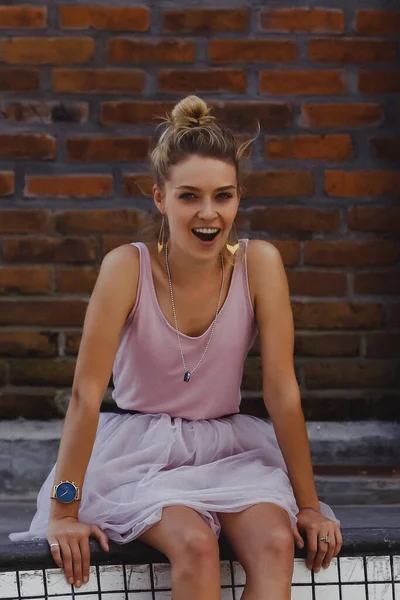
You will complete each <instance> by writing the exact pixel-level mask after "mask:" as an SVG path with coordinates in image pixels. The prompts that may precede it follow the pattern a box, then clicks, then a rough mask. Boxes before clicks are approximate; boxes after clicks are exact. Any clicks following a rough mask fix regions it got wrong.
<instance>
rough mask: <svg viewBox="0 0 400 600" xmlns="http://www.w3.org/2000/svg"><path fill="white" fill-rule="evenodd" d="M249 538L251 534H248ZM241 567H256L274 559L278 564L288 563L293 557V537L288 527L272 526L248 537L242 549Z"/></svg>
mask: <svg viewBox="0 0 400 600" xmlns="http://www.w3.org/2000/svg"><path fill="white" fill-rule="evenodd" d="M249 537H250V538H251V536H249ZM243 554H244V564H243V567H244V568H245V569H246V570H248V569H253V568H257V565H258V564H260V565H265V563H266V561H268V562H270V561H271V560H274V561H276V562H277V563H279V564H280V565H284V564H286V563H287V564H289V562H291V561H292V560H293V558H294V538H293V533H292V531H291V530H290V529H289V528H288V527H282V526H279V527H274V528H273V529H270V530H269V531H258V532H256V533H255V534H254V536H253V539H249V540H248V543H247V544H246V548H245V549H244V553H243Z"/></svg>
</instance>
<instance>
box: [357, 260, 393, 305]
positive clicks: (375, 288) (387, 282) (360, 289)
mask: <svg viewBox="0 0 400 600" xmlns="http://www.w3.org/2000/svg"><path fill="white" fill-rule="evenodd" d="M399 254H400V252H399ZM354 292H355V293H356V294H371V295H378V296H385V295H388V294H396V295H397V296H398V295H400V277H399V273H398V272H394V271H387V272H386V273H377V272H375V271H374V272H369V273H356V274H355V275H354Z"/></svg>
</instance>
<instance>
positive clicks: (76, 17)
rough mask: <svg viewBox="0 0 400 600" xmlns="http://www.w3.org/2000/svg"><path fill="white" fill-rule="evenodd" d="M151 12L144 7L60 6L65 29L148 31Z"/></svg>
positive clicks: (62, 26)
mask: <svg viewBox="0 0 400 600" xmlns="http://www.w3.org/2000/svg"><path fill="white" fill-rule="evenodd" d="M149 26H150V11H149V9H148V8H146V7H144V6H89V5H83V6H78V5H75V6H60V27H61V28H63V29H88V28H89V27H90V28H93V29H108V30H110V31H148V29H149Z"/></svg>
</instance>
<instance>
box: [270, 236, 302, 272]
mask: <svg viewBox="0 0 400 600" xmlns="http://www.w3.org/2000/svg"><path fill="white" fill-rule="evenodd" d="M268 241H269V242H270V244H273V245H274V246H275V248H277V249H278V250H279V252H280V254H281V256H282V260H283V263H284V264H285V265H286V266H293V265H296V264H297V263H298V262H299V261H300V257H301V248H300V244H299V242H292V241H290V240H268Z"/></svg>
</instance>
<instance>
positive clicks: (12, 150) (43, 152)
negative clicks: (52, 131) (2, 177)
mask: <svg viewBox="0 0 400 600" xmlns="http://www.w3.org/2000/svg"><path fill="white" fill-rule="evenodd" d="M55 154H56V140H55V139H54V137H52V136H50V135H45V134H39V133H37V134H36V133H17V134H15V135H12V134H6V133H4V134H1V135H0V158H3V159H17V158H34V159H49V158H55Z"/></svg>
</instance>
